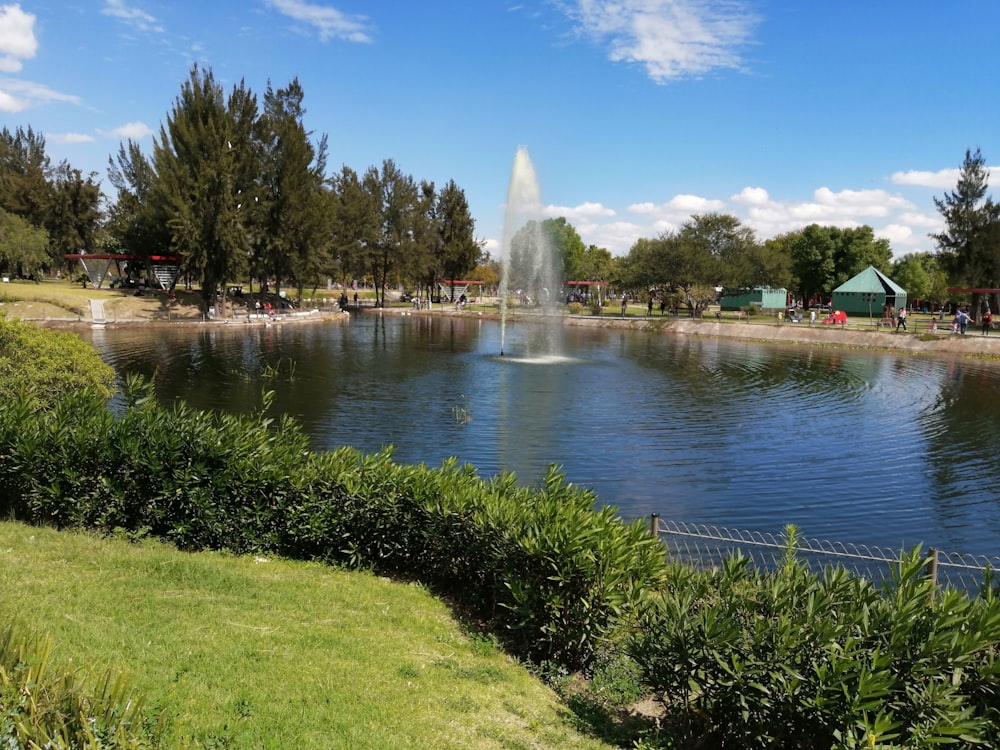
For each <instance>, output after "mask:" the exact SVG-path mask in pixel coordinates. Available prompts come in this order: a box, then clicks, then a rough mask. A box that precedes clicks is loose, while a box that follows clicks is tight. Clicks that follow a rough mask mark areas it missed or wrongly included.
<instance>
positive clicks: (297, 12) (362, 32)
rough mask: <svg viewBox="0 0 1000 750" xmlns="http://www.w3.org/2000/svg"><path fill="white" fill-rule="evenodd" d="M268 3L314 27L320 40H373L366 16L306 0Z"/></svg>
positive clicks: (268, 1) (293, 18)
mask: <svg viewBox="0 0 1000 750" xmlns="http://www.w3.org/2000/svg"><path fill="white" fill-rule="evenodd" d="M265 2H266V4H267V5H268V6H270V7H271V8H274V9H275V10H276V11H278V12H279V13H281V14H282V15H285V16H288V17H289V18H291V19H292V20H293V21H298V22H300V23H304V24H306V25H307V26H311V27H313V28H314V29H315V30H316V31H317V32H318V33H319V38H320V41H322V42H326V41H328V40H330V39H343V40H345V41H348V42H362V43H367V42H371V41H372V37H371V30H370V23H369V20H368V18H367V17H366V16H360V15H347V14H346V13H341V12H340V11H339V10H337V9H335V8H330V7H328V6H326V5H316V4H314V3H308V2H305V0H265Z"/></svg>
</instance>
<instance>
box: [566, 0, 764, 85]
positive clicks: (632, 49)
mask: <svg viewBox="0 0 1000 750" xmlns="http://www.w3.org/2000/svg"><path fill="white" fill-rule="evenodd" d="M561 7H562V8H563V10H564V12H566V13H567V15H568V16H569V17H570V18H571V19H572V20H573V21H574V22H575V23H576V24H577V26H578V28H579V30H580V31H581V32H582V33H583V34H585V35H587V36H589V37H591V38H592V39H595V40H596V41H597V42H598V43H600V44H603V45H606V46H607V48H608V56H609V58H610V59H611V60H614V61H615V62H627V63H635V64H638V65H642V66H643V67H644V68H645V69H646V73H647V74H648V75H649V77H650V78H652V79H653V80H654V81H656V82H657V83H667V82H668V81H671V80H675V79H680V78H689V77H698V76H702V75H705V74H706V73H710V72H712V71H715V70H720V69H738V68H741V67H743V60H742V57H741V49H742V48H743V47H744V46H745V45H747V44H748V43H750V41H751V38H752V35H753V31H754V29H755V28H756V26H757V24H758V23H759V19H758V17H757V15H756V14H754V13H753V12H752V11H751V9H750V6H749V3H747V2H744V1H743V0H566V1H565V2H563V3H562V4H561Z"/></svg>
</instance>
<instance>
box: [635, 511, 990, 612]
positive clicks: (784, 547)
mask: <svg viewBox="0 0 1000 750" xmlns="http://www.w3.org/2000/svg"><path fill="white" fill-rule="evenodd" d="M650 530H651V531H652V533H653V534H654V536H657V537H659V538H660V540H661V541H663V543H664V544H665V545H666V548H667V551H668V553H669V555H670V557H671V558H672V559H673V560H675V561H677V562H680V563H683V564H685V565H690V566H691V567H694V568H697V569H700V570H708V569H711V568H714V567H717V566H719V565H721V564H722V562H723V561H724V560H725V559H726V558H727V557H730V556H731V555H733V554H735V553H739V554H742V555H743V556H744V557H746V558H748V559H749V560H750V563H751V565H753V566H754V567H757V568H759V569H761V570H768V571H770V570H777V569H778V568H780V567H781V566H782V565H783V564H784V561H785V559H786V556H787V554H788V549H789V538H788V535H786V534H771V533H767V532H760V531H746V530H739V529H727V528H722V527H719V526H710V525H704V524H694V523H683V522H681V521H667V520H664V519H662V518H660V516H659V515H658V514H656V513H654V514H652V515H651V516H650ZM908 552H909V551H908V550H891V549H888V548H885V547H876V546H872V545H866V544H851V543H849V542H834V541H828V540H823V539H810V538H806V537H798V536H796V537H795V556H796V558H797V559H798V560H801V561H803V562H804V563H805V564H806V565H808V566H809V568H810V570H813V571H814V572H817V573H818V572H820V571H822V569H823V568H825V567H827V566H829V565H835V566H839V567H842V568H844V569H846V570H847V571H849V572H850V573H852V574H853V575H856V576H859V577H861V578H866V579H868V580H869V581H871V582H872V583H873V584H876V585H881V584H883V583H891V582H892V574H893V570H894V568H896V567H897V566H898V565H899V563H900V561H901V559H902V558H903V557H904V556H905V555H906V554H908ZM922 554H923V556H924V557H925V558H926V560H927V565H926V571H927V576H928V577H929V578H930V579H931V581H933V582H934V583H935V584H936V585H938V586H943V587H948V588H955V589H961V590H964V591H966V592H968V593H970V594H979V593H981V592H982V591H984V590H985V588H987V587H988V588H993V587H996V586H997V585H998V580H997V579H996V572H995V571H998V570H1000V557H987V556H984V555H970V554H963V553H955V552H943V551H941V550H938V549H935V548H933V547H930V548H928V549H927V550H926V551H923V552H922Z"/></svg>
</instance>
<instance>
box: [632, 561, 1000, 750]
mask: <svg viewBox="0 0 1000 750" xmlns="http://www.w3.org/2000/svg"><path fill="white" fill-rule="evenodd" d="M636 632H637V634H636V637H635V639H634V642H633V645H632V653H633V656H634V658H635V659H636V661H637V662H638V663H640V664H641V665H642V666H643V670H644V673H643V679H644V680H645V681H647V682H648V683H649V684H650V685H652V686H653V687H654V688H655V690H656V691H657V693H658V694H659V695H661V696H663V699H664V700H665V701H666V702H667V704H668V707H669V710H670V715H671V717H672V721H673V729H674V730H675V731H676V733H677V735H678V736H680V737H681V738H683V741H684V742H686V743H703V744H705V745H707V746H712V747H720V748H727V747H732V748H755V747H757V748H765V747H797V748H830V747H862V746H863V747H876V746H877V747H907V748H925V747H931V746H936V745H937V744H940V743H950V742H963V743H973V744H974V743H977V742H978V743H984V744H987V745H990V746H995V744H996V741H997V739H998V737H997V723H996V718H997V709H998V707H1000V702H998V698H997V694H996V690H995V686H996V684H997V676H998V675H997V664H996V647H997V643H998V642H1000V606H998V603H997V602H996V601H994V600H991V599H989V598H984V599H970V598H969V597H968V596H966V595H965V594H963V593H959V592H955V591H946V592H943V593H939V594H938V595H937V596H934V595H933V586H932V584H931V583H930V582H928V581H927V580H926V579H925V578H924V577H923V561H922V560H921V559H920V558H919V556H918V555H917V554H916V553H914V554H912V555H911V556H909V557H906V558H905V559H904V560H903V561H902V562H901V563H900V566H899V570H898V571H897V574H896V580H895V582H894V585H893V586H892V587H891V589H886V590H880V589H878V588H876V587H875V586H873V585H872V584H870V583H869V582H867V581H865V580H863V579H859V578H856V577H853V576H851V575H849V574H848V573H847V572H846V571H844V570H843V569H840V568H833V567H831V568H827V569H826V570H825V571H824V572H823V573H822V574H821V575H817V574H814V573H811V572H809V571H808V570H807V569H806V567H805V566H804V565H802V564H799V563H797V562H795V561H794V560H793V561H790V562H789V564H787V565H786V566H785V567H784V568H783V569H782V570H780V571H778V572H777V573H773V574H765V573H761V572H756V571H752V570H751V569H750V568H749V567H748V565H747V560H746V559H745V558H738V557H737V558H732V559H730V560H728V561H727V562H726V563H725V564H724V565H723V566H722V567H721V568H719V569H718V570H715V571H712V572H708V573H697V572H694V571H692V570H690V569H685V568H682V567H679V566H677V567H672V568H671V571H670V575H669V579H668V584H667V586H666V588H665V589H664V592H663V594H662V596H661V597H659V598H658V600H657V601H656V602H655V605H654V606H652V607H651V609H650V610H649V611H648V612H647V614H646V616H645V617H644V618H643V621H642V624H641V627H640V628H639V629H638V630H637V631H636Z"/></svg>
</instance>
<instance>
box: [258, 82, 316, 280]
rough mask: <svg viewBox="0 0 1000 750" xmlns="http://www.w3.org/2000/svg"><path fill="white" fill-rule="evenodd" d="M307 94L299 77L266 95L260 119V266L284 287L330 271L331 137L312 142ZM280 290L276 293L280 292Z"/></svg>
mask: <svg viewBox="0 0 1000 750" xmlns="http://www.w3.org/2000/svg"><path fill="white" fill-rule="evenodd" d="M303 98H304V94H303V91H302V87H301V85H300V84H299V82H298V79H295V80H293V81H292V82H291V83H290V84H289V85H288V86H287V87H285V88H282V89H277V90H275V89H273V88H272V87H271V86H270V85H268V87H267V92H266V93H265V95H264V112H263V116H262V117H261V122H260V124H261V128H260V132H261V143H262V148H263V152H262V153H263V157H264V159H263V165H264V172H263V175H262V187H263V195H262V196H261V199H262V200H263V207H262V213H263V224H262V227H261V228H262V230H263V236H264V238H265V240H264V242H263V245H262V246H261V250H262V251H263V252H262V256H261V258H260V261H261V263H260V265H261V267H262V268H263V269H264V271H265V274H266V277H269V278H272V279H274V280H275V283H276V284H277V285H278V288H277V289H280V285H281V283H282V281H283V280H285V279H289V280H291V281H293V283H295V285H296V287H297V288H298V292H299V296H300V297H301V296H302V290H303V287H304V285H305V284H307V283H310V284H313V285H315V284H316V283H317V282H318V279H319V277H320V275H321V274H323V273H329V272H330V263H331V260H330V259H331V255H330V250H331V245H332V225H331V220H332V216H331V212H330V210H329V202H328V201H329V196H328V195H327V194H326V189H325V187H324V186H325V180H326V176H325V170H326V158H327V145H326V137H325V136H324V137H323V138H321V139H320V140H319V142H318V143H317V145H315V146H314V145H313V144H312V143H311V142H310V140H309V133H308V132H307V131H306V129H305V126H304V125H303V117H304V116H305V109H304V108H303V106H302V101H303ZM277 289H276V291H277Z"/></svg>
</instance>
